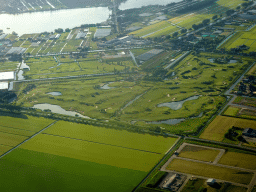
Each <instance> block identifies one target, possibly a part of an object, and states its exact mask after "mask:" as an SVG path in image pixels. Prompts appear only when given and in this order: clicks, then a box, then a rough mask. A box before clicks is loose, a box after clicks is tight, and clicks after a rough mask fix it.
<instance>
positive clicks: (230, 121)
mask: <svg viewBox="0 0 256 192" xmlns="http://www.w3.org/2000/svg"><path fill="white" fill-rule="evenodd" d="M232 126H235V127H240V128H248V127H250V128H252V129H256V121H252V120H246V119H239V118H234V117H225V116H217V117H216V118H215V119H214V120H213V121H212V122H211V123H210V125H209V126H208V127H207V128H206V129H205V131H204V132H203V133H202V135H201V136H200V138H202V139H209V140H214V141H222V140H223V138H224V134H225V133H226V132H227V131H228V129H230V128H232Z"/></svg>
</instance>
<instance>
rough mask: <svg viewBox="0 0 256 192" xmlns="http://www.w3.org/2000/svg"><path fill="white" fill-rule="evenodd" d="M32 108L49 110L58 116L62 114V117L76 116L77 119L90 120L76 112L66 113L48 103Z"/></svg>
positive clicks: (57, 106)
mask: <svg viewBox="0 0 256 192" xmlns="http://www.w3.org/2000/svg"><path fill="white" fill-rule="evenodd" d="M32 108H35V109H41V110H45V109H49V110H51V112H53V113H58V114H62V115H69V116H76V115H78V116H79V117H83V118H86V119H90V117H88V116H83V115H81V114H79V113H77V112H74V111H66V110H65V109H63V108H61V107H60V106H59V105H51V104H48V103H43V104H36V105H34V106H33V107H32Z"/></svg>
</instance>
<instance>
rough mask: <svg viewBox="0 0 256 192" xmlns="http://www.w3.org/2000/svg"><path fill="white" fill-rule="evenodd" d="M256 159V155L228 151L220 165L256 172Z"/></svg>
mask: <svg viewBox="0 0 256 192" xmlns="http://www.w3.org/2000/svg"><path fill="white" fill-rule="evenodd" d="M255 159H256V156H255V155H250V154H245V153H238V152H229V151H228V152H226V153H225V154H224V155H223V156H222V157H221V159H220V161H219V162H218V163H219V164H223V165H229V166H233V167H241V168H245V169H251V170H256V162H255Z"/></svg>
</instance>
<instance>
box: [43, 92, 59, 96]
mask: <svg viewBox="0 0 256 192" xmlns="http://www.w3.org/2000/svg"><path fill="white" fill-rule="evenodd" d="M46 94H49V95H52V96H60V95H62V93H61V92H49V93H46Z"/></svg>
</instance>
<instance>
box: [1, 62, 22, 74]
mask: <svg viewBox="0 0 256 192" xmlns="http://www.w3.org/2000/svg"><path fill="white" fill-rule="evenodd" d="M18 65H19V63H18V62H9V61H6V62H0V71H3V72H7V71H15V70H16V69H17V67H18Z"/></svg>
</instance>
